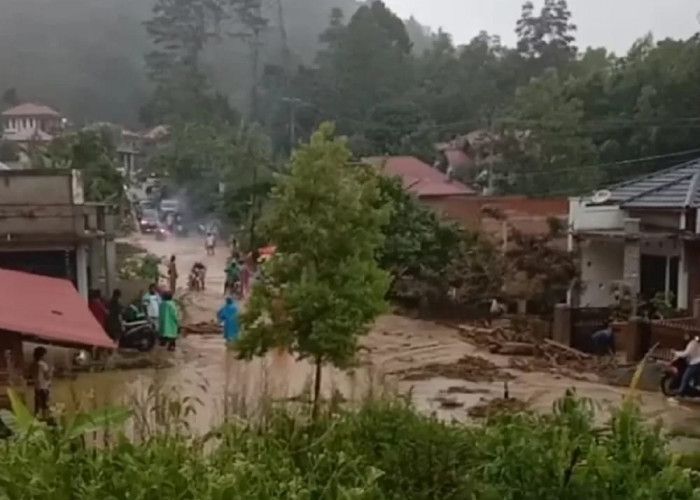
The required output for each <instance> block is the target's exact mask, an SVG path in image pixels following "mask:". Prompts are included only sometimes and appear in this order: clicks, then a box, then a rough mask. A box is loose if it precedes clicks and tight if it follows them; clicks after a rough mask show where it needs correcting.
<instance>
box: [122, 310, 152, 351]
mask: <svg viewBox="0 0 700 500" xmlns="http://www.w3.org/2000/svg"><path fill="white" fill-rule="evenodd" d="M157 340H158V335H157V333H156V328H155V325H153V323H152V322H151V321H150V320H148V319H146V318H143V319H137V320H134V321H131V322H125V323H124V334H123V335H122V337H121V338H120V339H119V348H120V349H136V350H138V351H141V352H148V351H150V350H151V349H153V347H154V346H155V345H156V341H157Z"/></svg>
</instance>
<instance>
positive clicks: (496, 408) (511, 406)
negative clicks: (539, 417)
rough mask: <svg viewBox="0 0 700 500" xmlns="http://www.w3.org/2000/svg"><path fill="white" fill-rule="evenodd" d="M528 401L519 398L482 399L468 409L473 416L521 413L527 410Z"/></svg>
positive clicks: (468, 412) (483, 416)
mask: <svg viewBox="0 0 700 500" xmlns="http://www.w3.org/2000/svg"><path fill="white" fill-rule="evenodd" d="M527 409H528V408H527V403H526V402H524V401H522V400H520V399H517V398H496V399H489V400H486V399H482V400H481V402H480V403H479V404H477V405H475V406H472V407H471V408H469V409H468V410H467V414H468V415H469V416H470V417H472V418H487V417H491V416H494V415H499V414H503V413H520V412H523V411H527Z"/></svg>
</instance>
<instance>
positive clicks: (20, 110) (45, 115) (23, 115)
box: [2, 103, 62, 143]
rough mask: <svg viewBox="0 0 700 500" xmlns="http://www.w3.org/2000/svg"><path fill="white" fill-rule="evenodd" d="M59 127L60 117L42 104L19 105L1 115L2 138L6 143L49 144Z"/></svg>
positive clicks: (60, 123)
mask: <svg viewBox="0 0 700 500" xmlns="http://www.w3.org/2000/svg"><path fill="white" fill-rule="evenodd" d="M61 125H62V118H61V115H60V114H59V113H58V112H57V111H55V110H53V109H51V108H50V107H48V106H44V105H43V104H34V103H25V104H20V105H19V106H15V107H13V108H10V109H8V110H6V111H4V112H3V113H2V126H3V133H2V137H3V139H4V140H7V141H12V142H18V143H28V142H49V141H51V140H52V139H53V138H54V135H55V134H56V133H57V132H58V131H59V130H60V129H61Z"/></svg>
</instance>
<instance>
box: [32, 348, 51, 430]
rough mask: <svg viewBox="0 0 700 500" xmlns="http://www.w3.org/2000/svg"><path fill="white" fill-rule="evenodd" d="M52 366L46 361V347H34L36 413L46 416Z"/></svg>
mask: <svg viewBox="0 0 700 500" xmlns="http://www.w3.org/2000/svg"><path fill="white" fill-rule="evenodd" d="M51 371H52V370H51V367H50V366H49V364H48V363H47V362H46V348H45V347H41V346H39V347H37V348H36V349H34V364H33V366H32V372H33V374H34V414H35V415H36V416H37V417H39V418H46V417H47V416H48V412H49V395H50V391H51Z"/></svg>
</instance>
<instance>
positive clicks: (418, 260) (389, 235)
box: [377, 175, 503, 305]
mask: <svg viewBox="0 0 700 500" xmlns="http://www.w3.org/2000/svg"><path fill="white" fill-rule="evenodd" d="M377 182H378V183H379V187H380V191H381V194H382V200H383V201H384V202H385V203H386V204H387V205H388V206H389V207H390V208H391V216H390V219H389V223H388V224H387V225H386V226H385V227H384V245H383V246H382V247H381V249H380V251H379V254H378V259H379V264H380V265H381V266H382V268H383V269H385V270H387V271H388V272H389V273H390V275H391V278H392V285H391V287H390V290H389V296H390V297H391V298H394V299H398V300H400V301H410V302H415V301H428V302H431V301H435V302H445V301H446V300H447V299H448V296H449V294H450V292H452V300H454V301H456V302H457V303H460V304H472V305H474V304H476V303H479V302H483V301H487V300H491V299H492V298H493V297H494V296H497V295H499V293H500V289H501V286H502V279H501V277H502V275H503V267H502V261H501V259H500V258H499V254H498V251H497V250H496V249H495V248H494V247H493V245H491V244H490V243H489V242H487V241H486V240H485V239H484V238H482V237H480V236H478V235H476V234H471V233H469V232H467V231H465V230H463V229H461V228H460V227H459V225H457V224H456V223H452V222H449V221H445V220H442V219H441V218H440V216H439V215H438V214H437V213H436V212H434V211H433V210H431V209H430V208H428V207H426V206H425V205H423V204H421V203H420V202H419V201H418V200H417V199H416V198H415V197H413V196H412V195H411V194H409V193H408V192H407V191H406V190H405V189H403V186H402V185H401V181H400V180H398V179H394V178H388V177H385V176H379V175H378V176H377Z"/></svg>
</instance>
